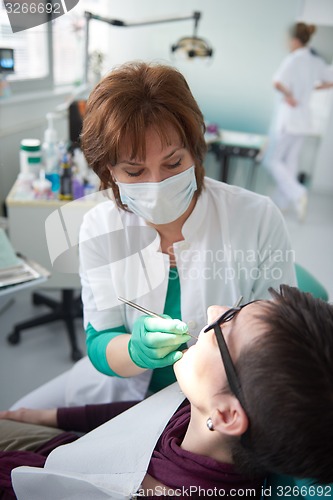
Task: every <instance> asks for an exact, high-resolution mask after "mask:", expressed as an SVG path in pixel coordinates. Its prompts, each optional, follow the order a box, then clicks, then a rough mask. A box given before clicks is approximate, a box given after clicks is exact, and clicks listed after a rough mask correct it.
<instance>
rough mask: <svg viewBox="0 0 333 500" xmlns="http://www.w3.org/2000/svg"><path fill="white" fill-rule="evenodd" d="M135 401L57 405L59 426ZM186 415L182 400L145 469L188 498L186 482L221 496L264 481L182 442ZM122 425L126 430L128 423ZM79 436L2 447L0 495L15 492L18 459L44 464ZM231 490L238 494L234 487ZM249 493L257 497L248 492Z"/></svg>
mask: <svg viewBox="0 0 333 500" xmlns="http://www.w3.org/2000/svg"><path fill="white" fill-rule="evenodd" d="M136 403H137V402H136V401H131V402H123V403H108V404H101V405H87V406H82V407H74V408H60V409H59V410H58V426H59V427H60V428H62V429H64V430H68V431H73V430H75V431H77V432H89V431H90V430H92V429H94V428H96V427H98V426H99V425H101V424H103V423H105V422H106V421H108V420H110V419H111V418H113V417H115V416H116V415H119V414H120V413H122V412H123V411H125V410H127V409H128V408H130V407H131V406H133V405H134V404H136ZM189 419H190V405H189V404H188V403H187V404H184V403H183V404H182V405H181V407H180V409H179V410H178V411H177V412H176V413H175V414H174V415H173V417H172V418H171V419H170V421H169V423H168V424H167V426H166V428H165V429H164V431H163V433H162V435H161V436H160V438H159V440H158V442H157V444H156V447H155V449H154V452H153V455H152V458H151V461H150V464H149V468H148V474H150V475H151V476H153V477H154V478H155V479H157V480H158V481H159V482H161V483H162V484H165V485H166V486H169V487H170V488H172V489H175V490H176V489H181V493H182V494H181V495H178V492H177V496H178V498H187V493H186V492H185V497H183V491H184V489H185V490H186V489H187V491H189V488H190V487H191V488H192V489H191V493H192V495H191V497H190V498H196V497H197V496H199V495H196V494H195V491H194V489H195V488H197V489H198V488H201V489H205V490H214V488H216V490H215V491H216V495H210V496H221V495H219V494H218V490H219V489H220V490H222V489H223V490H224V491H225V492H230V491H231V489H246V488H251V489H253V488H255V489H256V491H257V493H258V495H259V490H260V486H261V484H262V481H260V480H258V481H251V480H249V479H247V478H245V477H242V476H241V475H239V474H237V472H235V470H234V467H233V465H230V464H222V463H220V462H217V461H216V460H213V459H212V458H208V457H203V456H201V455H196V454H194V453H191V452H189V451H185V450H183V449H182V448H180V444H181V442H182V440H183V438H184V436H185V432H186V429H187V427H188V424H189ZM124 431H125V432H126V429H124ZM77 438H78V436H77V435H76V434H74V433H73V432H63V433H62V434H59V435H58V436H56V437H54V438H52V439H51V440H49V441H48V442H47V443H44V445H42V446H40V447H39V448H38V449H36V451H35V452H27V451H9V452H6V451H3V452H0V499H1V500H3V499H9V498H10V499H12V498H16V497H15V495H14V492H13V490H12V488H11V480H10V473H11V471H12V469H14V468H15V467H18V466H20V465H29V466H34V467H43V466H44V463H45V461H46V458H47V456H48V455H49V453H51V451H52V450H54V449H55V448H57V447H58V446H60V445H62V444H68V443H70V442H72V441H75V440H76V439H77ZM200 496H201V497H202V496H203V495H202V494H201V495H200ZM225 496H227V495H225ZM233 496H234V497H236V498H237V496H236V495H235V494H234V492H233ZM242 496H246V494H245V493H244V494H243V495H242ZM259 497H260V495H259ZM252 498H255V497H254V496H253V495H252Z"/></svg>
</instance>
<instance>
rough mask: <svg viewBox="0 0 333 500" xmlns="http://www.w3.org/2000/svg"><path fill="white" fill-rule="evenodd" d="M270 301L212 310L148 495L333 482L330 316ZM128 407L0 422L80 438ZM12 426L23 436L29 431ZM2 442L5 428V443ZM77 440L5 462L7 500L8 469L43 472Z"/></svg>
mask: <svg viewBox="0 0 333 500" xmlns="http://www.w3.org/2000/svg"><path fill="white" fill-rule="evenodd" d="M271 294H272V297H273V300H272V301H256V302H253V303H250V304H248V305H245V306H241V307H239V308H236V309H229V310H228V309H227V308H223V307H220V306H212V307H210V308H209V309H208V322H209V323H211V322H212V321H213V323H212V324H211V325H210V327H206V328H205V329H203V330H202V332H201V333H200V336H199V340H198V342H197V343H196V344H195V345H194V346H192V347H190V348H189V349H188V350H187V351H186V353H185V354H184V356H183V357H182V358H181V359H180V360H179V361H178V362H176V363H175V365H174V370H175V373H176V376H177V380H178V383H179V385H180V387H181V389H182V391H183V393H184V395H185V396H186V397H187V399H188V401H186V403H185V404H183V405H181V407H180V409H178V410H177V412H176V413H175V414H174V415H173V417H172V418H171V419H170V421H169V423H168V424H167V426H166V428H165V429H164V431H163V432H162V434H161V436H160V439H159V440H158V442H157V444H156V446H155V449H154V451H153V454H152V457H151V460H150V464H149V467H148V471H147V474H146V476H145V477H144V479H143V482H142V488H143V489H147V488H152V487H156V486H160V485H166V486H167V487H169V488H171V489H175V488H181V487H182V486H185V487H188V486H189V485H191V486H198V487H199V486H200V487H201V488H204V489H206V490H207V489H213V488H214V487H217V488H224V490H225V491H229V492H230V490H231V489H232V488H235V489H240V488H241V489H242V490H244V488H255V489H256V491H257V496H258V498H259V497H260V487H261V484H262V480H263V478H264V476H265V475H266V474H267V472H275V473H278V474H287V475H291V476H296V477H299V478H307V477H308V478H312V479H315V480H317V481H319V482H321V483H330V482H333V454H332V451H331V449H332V442H333V425H332V422H333V307H332V306H331V305H329V304H327V303H325V302H323V301H321V300H318V299H314V298H313V297H312V296H311V295H310V294H304V293H302V292H300V291H299V290H297V289H296V288H291V287H288V286H286V285H282V286H281V290H280V293H277V292H275V291H273V290H271ZM221 331H222V332H223V334H222V333H221ZM223 339H225V342H224V340H223ZM221 357H222V359H221ZM222 360H223V362H222ZM132 404H133V402H131V403H128V405H127V404H126V403H110V404H106V405H95V406H87V407H82V408H63V409H58V410H24V411H21V410H16V411H9V412H0V417H1V418H2V419H9V420H14V421H15V420H18V421H24V422H28V423H36V424H41V425H43V426H45V425H48V426H51V427H57V426H59V427H62V428H63V429H69V430H71V431H72V430H78V431H81V432H84V431H86V430H89V429H91V428H93V427H94V426H96V425H99V424H101V423H102V422H103V421H105V420H107V419H109V418H112V417H113V416H114V415H115V413H117V412H119V411H122V410H124V409H125V408H126V406H128V407H129V406H130V405H132ZM96 417H97V418H96ZM76 422H77V423H78V424H80V425H79V427H78V428H77V429H75V423H76ZM4 423H5V421H4ZM12 425H13V426H16V427H17V431H18V434H19V432H20V431H21V429H20V427H21V426H22V425H28V424H21V422H12ZM136 425H143V423H142V422H140V423H137V424H136ZM38 428H39V427H38ZM4 432H6V431H2V430H1V426H0V441H1V442H3V440H4V435H3V434H4ZM51 432H57V431H55V430H54V429H53V430H51ZM124 432H126V429H124ZM50 437H51V436H50ZM75 439H77V435H75V434H74V433H72V432H61V433H60V431H59V434H58V435H56V436H53V437H52V438H51V439H49V440H48V441H46V442H43V443H42V444H41V443H39V444H38V446H37V447H35V449H34V451H33V452H31V451H17V452H14V451H3V452H1V453H0V471H1V472H0V491H2V492H5V495H7V496H4V497H1V498H11V496H10V493H11V489H10V477H9V471H10V469H11V468H14V467H16V466H18V465H34V466H39V467H42V466H43V464H44V462H45V458H46V456H47V454H48V453H49V452H50V451H51V450H52V449H53V448H55V447H56V446H58V445H59V444H63V443H68V442H70V441H73V440H75ZM18 448H19V446H18V447H16V449H18ZM2 449H4V448H2ZM13 449H15V446H14V447H13V446H12V447H11V450H13ZM165 491H167V489H166V490H165ZM12 494H13V493H12ZM14 498H15V497H14Z"/></svg>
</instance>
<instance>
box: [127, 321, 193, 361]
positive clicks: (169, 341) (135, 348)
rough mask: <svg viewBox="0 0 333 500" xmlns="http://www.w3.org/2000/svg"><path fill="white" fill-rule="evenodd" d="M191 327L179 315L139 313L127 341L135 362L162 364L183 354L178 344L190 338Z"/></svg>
mask: <svg viewBox="0 0 333 500" xmlns="http://www.w3.org/2000/svg"><path fill="white" fill-rule="evenodd" d="M187 330H188V327H187V325H186V323H183V321H180V320H179V319H172V318H170V316H167V315H165V316H164V318H161V319H160V318H153V317H151V316H140V317H139V318H138V319H137V320H136V321H135V323H134V325H133V329H132V335H131V338H130V341H129V344H128V352H129V355H130V357H131V360H132V361H133V363H135V364H136V365H137V366H140V368H148V369H151V370H153V369H154V368H163V367H164V366H168V365H173V364H174V363H175V362H176V361H178V360H179V359H180V358H181V357H182V355H183V354H182V352H180V351H177V349H178V347H179V346H181V345H182V344H184V343H185V342H188V341H189V340H190V338H191V337H190V336H189V335H187V334H186V332H187Z"/></svg>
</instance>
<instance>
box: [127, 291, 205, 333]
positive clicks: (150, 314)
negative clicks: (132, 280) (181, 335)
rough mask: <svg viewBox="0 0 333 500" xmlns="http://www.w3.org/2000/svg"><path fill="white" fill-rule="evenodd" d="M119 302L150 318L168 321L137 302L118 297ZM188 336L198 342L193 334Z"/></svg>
mask: <svg viewBox="0 0 333 500" xmlns="http://www.w3.org/2000/svg"><path fill="white" fill-rule="evenodd" d="M118 300H120V301H121V302H124V304H127V305H128V306H131V307H134V309H137V310H138V311H141V312H143V313H145V314H148V316H152V317H153V318H162V319H166V318H164V317H163V316H162V315H161V314H157V313H154V312H153V311H149V309H146V308H145V307H142V306H139V304H136V303H135V302H132V301H130V300H127V299H124V298H123V297H118ZM186 335H189V336H190V337H192V338H193V339H195V340H198V337H195V336H194V335H192V334H191V333H188V332H186Z"/></svg>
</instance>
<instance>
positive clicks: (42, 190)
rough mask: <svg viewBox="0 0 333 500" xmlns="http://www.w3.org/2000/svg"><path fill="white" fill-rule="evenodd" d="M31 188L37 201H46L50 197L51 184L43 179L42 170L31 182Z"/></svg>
mask: <svg viewBox="0 0 333 500" xmlns="http://www.w3.org/2000/svg"><path fill="white" fill-rule="evenodd" d="M32 187H33V190H34V194H35V198H36V199H37V200H48V199H49V198H50V197H51V196H52V191H51V187H52V183H51V181H49V180H47V179H45V170H44V169H41V171H40V173H39V178H38V179H36V180H34V181H33V183H32Z"/></svg>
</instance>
